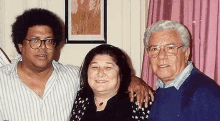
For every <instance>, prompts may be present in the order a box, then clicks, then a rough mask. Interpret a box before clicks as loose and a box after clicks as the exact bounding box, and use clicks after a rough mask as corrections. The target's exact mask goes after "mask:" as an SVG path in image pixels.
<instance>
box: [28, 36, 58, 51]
mask: <svg viewBox="0 0 220 121" xmlns="http://www.w3.org/2000/svg"><path fill="white" fill-rule="evenodd" d="M25 40H27V41H29V45H30V47H31V48H32V49H37V48H39V47H40V46H41V44H42V42H44V44H45V46H46V48H47V49H50V50H51V49H53V48H54V47H55V45H56V43H54V39H53V38H47V39H44V40H41V39H40V38H32V39H25Z"/></svg>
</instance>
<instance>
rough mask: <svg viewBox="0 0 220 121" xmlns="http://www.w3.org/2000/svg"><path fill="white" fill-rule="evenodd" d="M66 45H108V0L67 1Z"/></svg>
mask: <svg viewBox="0 0 220 121" xmlns="http://www.w3.org/2000/svg"><path fill="white" fill-rule="evenodd" d="M65 38H66V43H67V44H68V43H85V44H86V43H107V0H65Z"/></svg>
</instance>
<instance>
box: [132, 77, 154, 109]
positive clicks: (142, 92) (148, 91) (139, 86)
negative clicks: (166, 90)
mask: <svg viewBox="0 0 220 121" xmlns="http://www.w3.org/2000/svg"><path fill="white" fill-rule="evenodd" d="M128 91H129V92H130V93H129V96H130V100H131V101H134V93H136V96H137V103H138V105H139V106H142V103H143V102H144V103H145V104H144V105H145V107H146V108H147V107H148V101H149V95H150V97H151V100H152V101H154V94H153V90H152V88H151V87H150V86H148V85H147V84H146V83H145V82H144V80H142V79H141V78H138V77H136V76H132V77H131V83H130V85H129V87H128Z"/></svg>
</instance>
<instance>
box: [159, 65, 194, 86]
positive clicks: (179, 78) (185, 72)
mask: <svg viewBox="0 0 220 121" xmlns="http://www.w3.org/2000/svg"><path fill="white" fill-rule="evenodd" d="M192 69H193V64H192V62H191V61H188V62H187V66H186V68H185V69H183V71H182V72H181V73H180V74H179V75H178V76H177V77H176V78H175V79H174V80H173V81H171V82H169V83H167V84H164V83H163V82H162V80H161V79H158V80H157V84H156V87H157V89H158V88H169V87H172V86H174V87H175V88H176V89H177V90H179V88H180V86H181V85H182V84H183V82H184V81H185V80H186V78H187V77H188V76H189V75H190V73H191V71H192Z"/></svg>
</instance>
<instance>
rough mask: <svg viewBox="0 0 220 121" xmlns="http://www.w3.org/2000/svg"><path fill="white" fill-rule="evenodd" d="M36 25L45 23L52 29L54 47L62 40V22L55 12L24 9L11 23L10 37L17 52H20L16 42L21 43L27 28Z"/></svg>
mask: <svg viewBox="0 0 220 121" xmlns="http://www.w3.org/2000/svg"><path fill="white" fill-rule="evenodd" d="M36 25H47V26H49V27H50V28H51V29H52V30H53V35H54V39H55V40H54V41H55V44H56V47H57V46H58V45H59V44H60V42H61V41H62V40H63V37H64V36H63V23H62V21H61V19H60V18H59V17H58V16H57V15H56V14H54V13H52V12H51V11H48V10H45V9H41V8H33V9H29V10H25V11H24V13H23V14H22V15H19V16H17V17H16V21H15V22H14V24H12V34H11V37H12V40H13V43H14V46H15V48H16V50H17V52H18V53H19V54H21V52H20V51H19V48H18V44H23V40H24V39H25V37H26V36H27V32H28V28H30V27H33V26H36Z"/></svg>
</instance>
